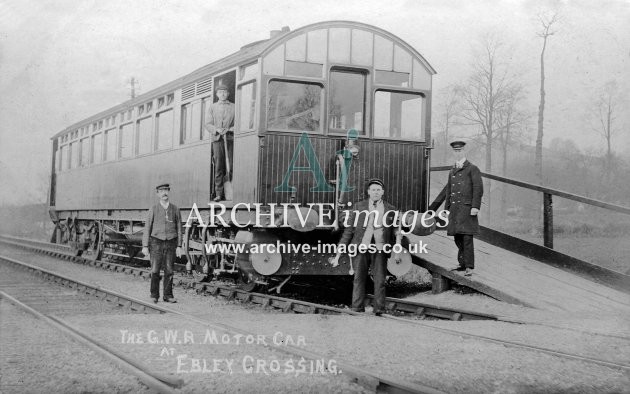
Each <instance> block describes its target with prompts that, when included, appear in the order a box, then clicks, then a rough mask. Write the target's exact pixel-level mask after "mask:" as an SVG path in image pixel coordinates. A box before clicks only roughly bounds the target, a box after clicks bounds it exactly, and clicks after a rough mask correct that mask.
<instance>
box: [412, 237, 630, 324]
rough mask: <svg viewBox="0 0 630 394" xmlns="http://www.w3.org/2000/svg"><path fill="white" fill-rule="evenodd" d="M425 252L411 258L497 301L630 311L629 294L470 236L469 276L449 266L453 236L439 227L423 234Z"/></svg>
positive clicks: (454, 249)
mask: <svg viewBox="0 0 630 394" xmlns="http://www.w3.org/2000/svg"><path fill="white" fill-rule="evenodd" d="M408 238H409V241H410V242H412V243H413V242H418V241H419V240H422V241H424V243H425V244H426V245H427V251H428V253H423V254H415V255H414V257H415V258H414V259H413V261H414V263H415V264H417V265H419V266H421V267H423V268H426V269H427V270H429V271H430V272H432V273H434V274H439V275H442V276H444V277H446V278H449V279H451V280H453V281H455V282H457V283H460V284H461V285H464V286H467V287H470V288H473V289H475V290H477V291H479V292H481V293H484V294H487V295H489V296H491V297H493V298H496V299H498V300H501V301H506V302H509V303H513V304H520V305H525V306H529V307H533V308H538V309H543V310H548V311H570V312H576V311H599V312H621V313H627V314H630V294H628V293H624V292H621V291H618V290H615V289H611V288H609V287H607V286H605V285H601V284H598V283H595V282H593V281H590V280H588V279H585V278H582V277H580V276H577V275H575V274H573V273H571V272H566V271H563V270H560V269H558V268H554V267H552V266H550V265H548V264H545V263H541V262H539V261H536V260H533V259H531V258H528V257H524V256H521V255H519V254H516V253H512V252H510V251H508V250H505V249H502V248H499V247H497V246H493V245H491V244H488V243H486V242H483V241H480V240H478V239H475V270H474V271H473V274H472V276H470V277H465V276H464V275H463V272H457V271H451V270H452V269H453V268H455V267H457V247H456V246H455V243H454V242H453V237H447V236H446V233H445V232H442V231H439V232H435V233H433V234H431V235H430V236H426V237H416V236H414V235H409V236H408Z"/></svg>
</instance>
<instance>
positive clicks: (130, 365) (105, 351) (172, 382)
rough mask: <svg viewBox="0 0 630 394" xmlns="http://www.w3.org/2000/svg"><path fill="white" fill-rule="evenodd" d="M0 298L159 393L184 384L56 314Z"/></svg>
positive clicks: (4, 296) (167, 393)
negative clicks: (106, 343) (90, 335)
mask: <svg viewBox="0 0 630 394" xmlns="http://www.w3.org/2000/svg"><path fill="white" fill-rule="evenodd" d="M0 298H2V299H5V300H7V301H9V302H10V303H12V304H13V305H15V306H17V307H19V308H20V309H22V310H24V311H26V312H29V313H30V314H32V315H33V316H35V317H37V318H38V319H40V320H42V321H44V322H46V323H47V324H49V325H50V326H53V327H55V328H56V329H57V330H59V331H61V332H63V333H64V334H65V335H67V336H68V337H70V338H71V339H72V340H74V341H76V342H78V343H80V344H83V345H85V346H87V347H89V348H90V349H92V350H93V351H94V352H96V353H97V354H100V355H101V356H103V357H104V358H106V359H109V360H110V361H112V362H113V363H114V364H116V365H117V366H119V367H120V368H121V369H123V370H124V371H126V372H128V373H130V374H132V375H134V376H135V377H137V378H138V379H139V380H140V381H141V382H142V383H144V384H145V385H146V386H147V387H148V388H150V389H153V390H155V391H157V392H158V393H164V394H171V393H174V391H173V389H172V388H171V387H180V386H181V384H182V380H181V379H173V378H171V377H168V376H161V375H160V376H159V377H158V376H157V375H158V374H155V373H153V372H150V371H149V369H148V368H147V367H146V366H143V365H142V364H140V363H139V362H138V361H135V360H132V359H130V358H129V357H126V356H123V355H122V354H121V353H120V352H118V351H114V350H113V349H112V348H110V347H108V346H106V345H105V344H103V343H101V342H99V341H97V340H95V339H94V338H91V337H89V336H88V335H87V334H85V333H83V332H81V331H80V330H77V329H76V328H74V327H72V326H70V325H69V324H68V323H66V322H65V321H63V320H62V319H60V318H59V317H55V316H47V315H45V314H43V313H41V312H39V311H38V310H36V309H34V308H32V307H30V306H28V305H26V304H24V303H23V302H21V301H19V300H18V299H16V298H14V297H12V296H11V295H9V294H7V293H5V292H4V291H1V290H0Z"/></svg>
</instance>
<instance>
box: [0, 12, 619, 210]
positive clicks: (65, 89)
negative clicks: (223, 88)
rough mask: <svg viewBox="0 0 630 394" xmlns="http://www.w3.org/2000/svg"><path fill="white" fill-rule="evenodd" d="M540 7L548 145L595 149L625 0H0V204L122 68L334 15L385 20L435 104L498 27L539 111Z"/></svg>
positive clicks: (109, 90) (216, 51)
mask: <svg viewBox="0 0 630 394" xmlns="http://www.w3.org/2000/svg"><path fill="white" fill-rule="evenodd" d="M549 10H560V14H561V16H562V21H561V23H558V25H557V29H556V30H557V33H556V34H555V35H554V36H553V37H551V39H550V41H549V44H548V52H547V58H546V60H547V69H546V76H547V111H546V118H545V133H546V134H545V144H546V145H548V144H549V143H550V142H551V140H553V139H554V138H570V139H573V140H574V141H575V142H576V143H577V144H578V146H579V147H581V148H582V149H586V148H589V147H590V148H591V149H592V148H596V149H603V147H604V145H603V140H601V137H598V136H597V135H596V134H595V133H594V132H593V131H592V128H591V126H590V125H589V124H588V123H589V122H588V120H589V119H588V116H587V114H588V112H589V110H590V108H592V105H590V103H591V102H592V101H593V100H594V98H595V96H596V95H597V94H598V92H599V90H600V88H601V87H602V86H603V85H604V84H605V83H606V82H607V81H609V80H613V79H614V80H616V81H617V82H618V84H619V86H620V88H621V90H622V91H626V92H628V91H630V66H629V63H630V28H629V27H628V25H629V24H628V21H629V20H630V2H628V1H597V0H592V1H565V2H552V1H491V0H486V1H471V0H456V1H445V0H427V1H412V0H409V1H397V0H390V1H382V0H378V1H375V0H361V1H339V0H315V1H314V0H311V1H295V0H291V1H289V0H287V1H271V0H267V1H262V0H259V1H244V0H232V1H212V0H191V1H158V0H134V1H127V0H124V1H123V0H120V1H119V0H108V1H79V0H54V1H47V0H37V1H34V0H0V91H1V92H2V96H1V98H0V177H1V180H2V187H1V188H0V204H7V203H16V202H33V201H35V200H38V199H43V198H44V197H43V196H44V194H45V193H44V191H45V190H46V189H47V187H48V184H47V175H48V173H49V172H50V169H49V167H50V155H51V152H50V149H51V145H50V137H51V136H52V135H54V134H55V133H57V132H59V131H60V130H62V129H63V128H65V127H67V126H68V125H70V124H71V123H74V122H77V121H80V120H81V119H83V118H85V117H87V116H90V115H92V114H94V113H96V112H98V111H101V110H104V109H107V108H109V107H111V106H114V105H116V104H119V103H121V102H123V101H125V100H126V99H128V97H129V84H128V80H129V78H130V77H131V76H134V77H135V78H137V79H138V80H139V81H140V89H141V92H146V91H149V90H151V89H153V88H155V87H158V86H160V85H161V84H164V83H166V82H169V81H171V80H173V79H176V78H178V77H180V76H182V75H184V74H186V73H189V72H191V71H193V70H195V69H196V68H198V67H201V66H203V65H205V64H208V63H210V62H212V61H215V60H217V59H220V58H221V57H224V56H226V55H228V54H230V53H232V52H235V51H237V50H238V49H239V48H240V47H241V46H243V45H245V44H247V43H249V42H252V41H256V40H260V39H263V38H268V35H269V30H273V29H280V28H281V27H282V26H289V27H290V28H291V29H296V28H299V27H301V26H304V25H307V24H311V23H315V22H320V21H326V20H339V19H342V20H352V21H358V22H363V23H368V24H372V25H375V26H377V27H380V28H382V29H385V30H388V31H390V32H392V33H393V34H395V35H397V36H398V37H400V38H402V39H403V40H405V41H407V42H408V43H409V44H411V45H412V46H413V47H415V48H416V49H417V50H418V51H419V52H420V53H421V54H422V55H423V56H424V57H425V58H426V59H427V60H428V61H429V63H430V64H431V65H432V66H433V67H434V68H435V69H436V70H437V72H438V74H437V75H436V76H435V77H434V91H435V92H434V100H435V101H434V107H433V111H434V115H435V114H436V113H437V111H438V110H439V108H438V107H439V104H440V99H441V97H440V95H439V92H440V89H442V88H444V87H445V86H447V85H448V84H451V83H458V82H462V81H463V80H464V79H465V78H466V76H467V75H468V72H469V65H470V63H471V60H472V59H471V47H472V45H474V44H475V42H476V41H478V38H479V37H480V36H481V35H482V34H485V33H489V32H499V33H500V35H501V37H502V39H503V41H504V42H505V44H506V49H509V51H510V53H511V55H510V57H509V58H506V59H505V61H509V62H510V66H511V67H512V70H513V72H514V73H516V74H518V75H519V78H521V80H522V83H523V84H524V85H525V86H526V87H527V92H526V93H527V101H526V103H527V108H526V110H528V111H531V112H532V113H533V114H534V115H535V114H536V110H537V105H538V84H539V73H540V70H539V54H540V48H541V39H539V38H538V37H537V36H536V32H537V31H538V30H540V24H539V21H538V19H537V15H539V13H540V12H543V11H549ZM626 98H628V97H626ZM628 103H629V101H626V107H627V106H628V105H630V104H628ZM621 110H625V109H622V108H620V113H618V115H617V119H616V122H617V126H618V127H619V128H620V129H621V128H623V131H621V130H620V132H619V133H618V137H617V138H618V139H617V140H616V143H615V148H616V149H617V150H618V151H625V152H628V151H630V136H629V135H628V134H630V111H628V110H625V111H624V112H621ZM535 125H536V123H535V119H534V121H533V122H532V134H531V135H532V141H533V139H534V138H535V136H534V134H535V127H536V126H535ZM435 126H436V125H435V123H434V128H435V129H437V128H436V127H435ZM436 131H438V130H436Z"/></svg>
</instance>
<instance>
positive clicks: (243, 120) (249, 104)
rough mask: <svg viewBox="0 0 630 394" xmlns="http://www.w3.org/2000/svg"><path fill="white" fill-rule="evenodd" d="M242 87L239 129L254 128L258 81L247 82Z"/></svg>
mask: <svg viewBox="0 0 630 394" xmlns="http://www.w3.org/2000/svg"><path fill="white" fill-rule="evenodd" d="M240 89H241V102H240V108H239V114H238V117H239V131H248V130H253V129H254V116H255V114H256V82H255V81H254V82H250V83H248V84H245V85H243V86H241V87H240Z"/></svg>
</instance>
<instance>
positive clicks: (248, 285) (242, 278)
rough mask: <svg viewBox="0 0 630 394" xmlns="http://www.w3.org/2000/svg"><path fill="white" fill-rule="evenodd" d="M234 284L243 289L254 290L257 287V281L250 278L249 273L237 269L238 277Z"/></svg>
mask: <svg viewBox="0 0 630 394" xmlns="http://www.w3.org/2000/svg"><path fill="white" fill-rule="evenodd" d="M236 286H237V287H238V288H239V289H241V290H244V291H254V290H255V289H256V288H257V287H258V283H256V281H255V280H253V279H250V277H249V275H247V274H246V273H245V271H241V270H239V271H238V279H237V282H236Z"/></svg>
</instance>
